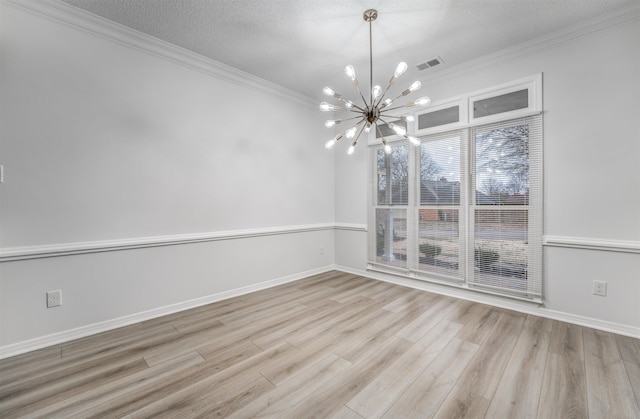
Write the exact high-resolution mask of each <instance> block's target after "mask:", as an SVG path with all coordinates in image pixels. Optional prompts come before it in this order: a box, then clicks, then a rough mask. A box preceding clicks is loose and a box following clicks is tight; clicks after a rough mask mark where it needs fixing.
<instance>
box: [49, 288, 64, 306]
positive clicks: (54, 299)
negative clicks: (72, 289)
mask: <svg viewBox="0 0 640 419" xmlns="http://www.w3.org/2000/svg"><path fill="white" fill-rule="evenodd" d="M61 305H62V291H61V290H55V291H47V308H51V307H58V306H61Z"/></svg>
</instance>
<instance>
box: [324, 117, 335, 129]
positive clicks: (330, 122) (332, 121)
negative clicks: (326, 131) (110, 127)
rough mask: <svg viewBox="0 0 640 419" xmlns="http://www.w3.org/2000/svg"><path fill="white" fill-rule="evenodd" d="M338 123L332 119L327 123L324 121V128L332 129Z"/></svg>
mask: <svg viewBox="0 0 640 419" xmlns="http://www.w3.org/2000/svg"><path fill="white" fill-rule="evenodd" d="M336 123H337V122H336V121H334V120H332V119H328V120H326V121H324V126H325V127H327V128H331V127H332V126H334V125H335V124H336Z"/></svg>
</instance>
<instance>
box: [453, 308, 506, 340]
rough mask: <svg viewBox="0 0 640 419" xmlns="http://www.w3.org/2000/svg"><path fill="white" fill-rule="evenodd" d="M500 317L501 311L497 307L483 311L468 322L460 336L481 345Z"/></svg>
mask: <svg viewBox="0 0 640 419" xmlns="http://www.w3.org/2000/svg"><path fill="white" fill-rule="evenodd" d="M499 318H500V313H499V312H498V310H496V309H493V308H491V309H489V310H487V311H481V312H480V313H479V315H478V316H476V317H473V318H471V319H470V320H469V321H468V322H467V323H466V325H465V327H464V328H463V329H462V330H461V331H460V333H459V334H458V337H459V338H460V339H462V340H466V341H467V342H471V343H476V344H478V345H479V344H481V343H482V342H484V340H485V339H486V338H487V336H488V335H489V333H490V332H491V330H492V329H493V327H494V326H495V324H496V321H498V319H499Z"/></svg>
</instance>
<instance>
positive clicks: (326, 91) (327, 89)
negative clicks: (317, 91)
mask: <svg viewBox="0 0 640 419" xmlns="http://www.w3.org/2000/svg"><path fill="white" fill-rule="evenodd" d="M322 93H324V94H325V95H327V96H333V95H335V94H336V92H334V91H333V89H332V88H330V87H328V86H327V87H325V88H324V89H322Z"/></svg>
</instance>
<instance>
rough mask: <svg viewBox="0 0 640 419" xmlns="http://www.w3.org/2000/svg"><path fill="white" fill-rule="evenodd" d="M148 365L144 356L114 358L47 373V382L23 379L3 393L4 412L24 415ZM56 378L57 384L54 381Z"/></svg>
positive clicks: (0, 404)
mask: <svg viewBox="0 0 640 419" xmlns="http://www.w3.org/2000/svg"><path fill="white" fill-rule="evenodd" d="M146 369H148V367H147V364H146V363H145V362H144V360H143V359H142V358H125V359H124V360H117V359H113V360H112V361H110V362H108V363H106V364H102V363H100V364H94V365H86V368H83V369H80V370H76V371H75V372H74V373H73V374H67V373H65V374H64V375H63V376H59V375H57V376H56V377H47V380H46V381H44V382H42V381H39V380H38V381H35V380H33V381H26V382H20V384H21V385H20V386H17V387H18V388H17V389H11V388H9V389H8V390H7V392H6V393H5V392H3V394H2V396H1V397H0V416H2V417H5V416H10V415H11V416H13V415H15V416H16V417H21V416H22V415H26V414H28V413H31V412H33V411H36V410H38V409H41V408H44V407H46V406H48V405H51V404H54V403H57V402H59V401H61V400H66V399H68V398H70V397H73V396H74V395H76V394H81V393H83V392H86V391H89V390H92V389H94V388H98V387H101V386H104V385H107V384H109V383H110V382H113V381H116V380H119V379H121V378H122V377H127V376H129V375H132V374H135V373H136V372H140V371H144V370H146ZM49 378H50V379H49ZM52 380H53V383H55V385H51V383H52ZM34 381H35V382H34Z"/></svg>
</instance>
